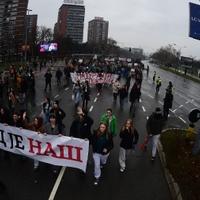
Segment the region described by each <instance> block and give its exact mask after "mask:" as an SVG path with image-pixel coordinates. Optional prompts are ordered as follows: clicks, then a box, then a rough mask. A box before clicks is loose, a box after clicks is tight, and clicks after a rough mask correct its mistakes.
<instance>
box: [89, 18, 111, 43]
mask: <svg viewBox="0 0 200 200" xmlns="http://www.w3.org/2000/svg"><path fill="white" fill-rule="evenodd" d="M108 26H109V22H108V21H104V19H103V17H95V18H94V19H93V20H91V21H90V22H89V24H88V42H89V43H107V40H108Z"/></svg>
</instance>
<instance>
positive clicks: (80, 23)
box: [54, 0, 85, 43]
mask: <svg viewBox="0 0 200 200" xmlns="http://www.w3.org/2000/svg"><path fill="white" fill-rule="evenodd" d="M84 18H85V6H84V3H83V1H82V0H64V3H63V5H62V6H61V7H60V9H59V13H58V20H57V23H56V24H55V28H54V31H55V32H54V37H55V39H62V38H67V37H70V38H71V39H72V40H73V41H75V42H78V43H82V42H83V29H84Z"/></svg>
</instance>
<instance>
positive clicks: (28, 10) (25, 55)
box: [24, 9, 32, 62]
mask: <svg viewBox="0 0 200 200" xmlns="http://www.w3.org/2000/svg"><path fill="white" fill-rule="evenodd" d="M26 11H27V15H26V30H25V45H24V46H25V48H24V51H25V53H24V60H25V62H26V61H27V49H28V47H27V43H28V17H27V16H29V12H31V11H32V10H31V9H27V10H26Z"/></svg>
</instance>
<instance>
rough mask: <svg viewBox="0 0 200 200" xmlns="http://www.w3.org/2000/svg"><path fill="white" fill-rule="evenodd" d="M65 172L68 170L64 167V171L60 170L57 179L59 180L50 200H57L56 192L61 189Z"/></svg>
mask: <svg viewBox="0 0 200 200" xmlns="http://www.w3.org/2000/svg"><path fill="white" fill-rule="evenodd" d="M65 170H66V167H62V169H61V170H60V173H59V175H58V178H57V180H56V182H55V185H54V187H53V190H52V191H51V194H50V196H49V199H48V200H54V198H55V196H56V192H57V190H58V187H59V185H60V182H61V180H62V177H63V175H64V173H65Z"/></svg>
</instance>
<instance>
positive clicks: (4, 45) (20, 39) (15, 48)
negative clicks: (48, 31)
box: [0, 0, 28, 61]
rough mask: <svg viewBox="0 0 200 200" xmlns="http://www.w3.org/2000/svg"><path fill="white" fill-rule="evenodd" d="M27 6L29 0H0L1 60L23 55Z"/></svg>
mask: <svg viewBox="0 0 200 200" xmlns="http://www.w3.org/2000/svg"><path fill="white" fill-rule="evenodd" d="M27 6H28V0H3V1H0V49H1V51H0V61H6V60H9V61H10V60H13V59H19V57H20V55H22V45H23V44H24V38H25V26H26V20H25V19H26V10H27Z"/></svg>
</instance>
